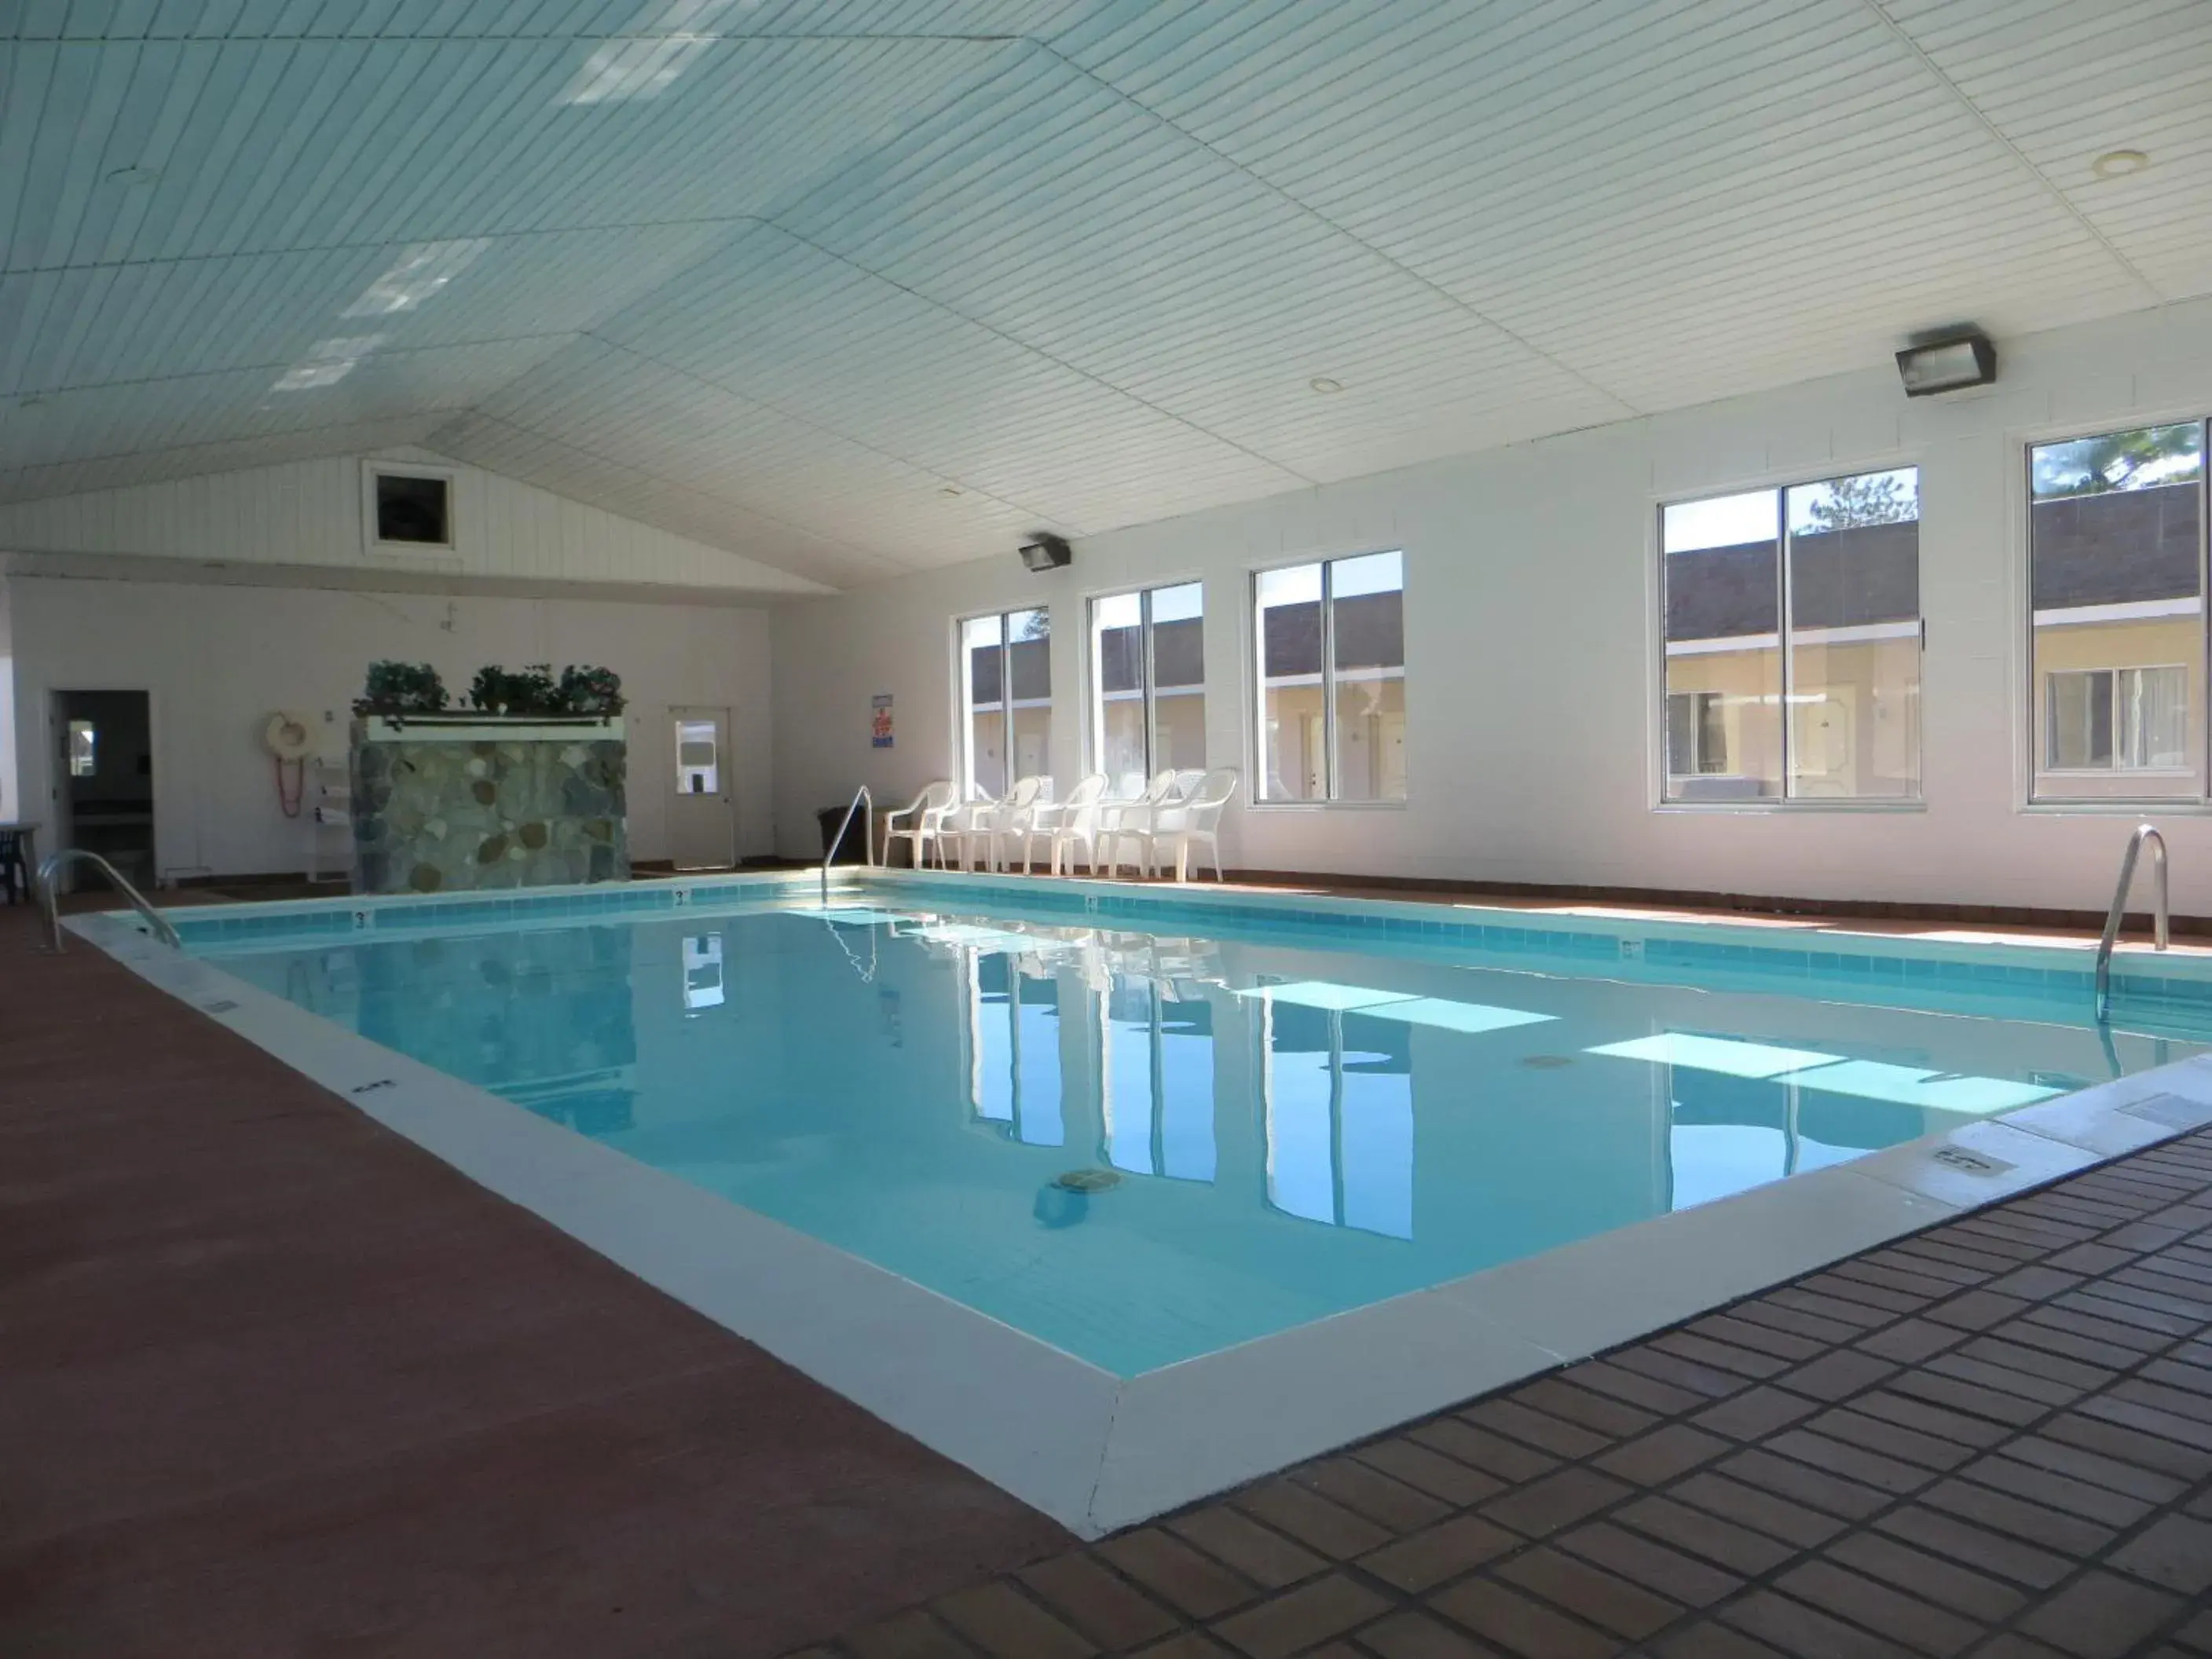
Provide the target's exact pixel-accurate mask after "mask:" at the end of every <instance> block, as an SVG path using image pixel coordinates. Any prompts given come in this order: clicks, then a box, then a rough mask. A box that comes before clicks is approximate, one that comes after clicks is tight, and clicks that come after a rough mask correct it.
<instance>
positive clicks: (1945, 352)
mask: <svg viewBox="0 0 2212 1659" xmlns="http://www.w3.org/2000/svg"><path fill="white" fill-rule="evenodd" d="M1897 373H1898V375H1899V379H1901V380H1904V382H1905V396H1906V397H1908V398H1925V397H1928V396H1929V395H1930V394H1931V393H1934V392H1956V391H1958V390H1960V388H1961V387H1963V386H1987V385H1989V384H1990V382H1991V381H1992V380H1996V377H1997V349H1996V347H1995V346H1993V345H1991V344H1990V337H1989V336H1988V335H1986V334H1984V333H1983V332H1982V331H1980V330H1979V329H1970V330H1968V331H1966V332H1964V333H1960V334H1950V335H1946V336H1944V337H1942V338H1941V339H1936V340H1929V341H1926V342H1923V343H1921V344H1919V345H1914V346H1907V347H1906V348H1905V349H1904V350H1902V351H1900V352H1899V353H1898V354H1897Z"/></svg>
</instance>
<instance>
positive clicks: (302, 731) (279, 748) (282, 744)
mask: <svg viewBox="0 0 2212 1659" xmlns="http://www.w3.org/2000/svg"><path fill="white" fill-rule="evenodd" d="M261 741H262V742H264V743H265V744H268V745H269V752H270V754H272V755H274V756H276V758H277V759H278V760H280V761H303V760H305V759H307V757H308V756H309V755H311V754H313V752H314V749H315V734H314V728H313V726H310V725H309V724H308V722H307V716H306V715H305V714H271V715H270V717H269V725H268V726H267V728H266V729H265V730H264V732H262V734H261Z"/></svg>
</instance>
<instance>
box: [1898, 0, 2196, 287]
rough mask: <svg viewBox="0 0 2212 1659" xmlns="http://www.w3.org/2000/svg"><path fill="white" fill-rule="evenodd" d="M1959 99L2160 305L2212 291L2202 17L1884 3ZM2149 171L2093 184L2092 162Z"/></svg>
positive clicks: (2132, 10) (2185, 10)
mask: <svg viewBox="0 0 2212 1659" xmlns="http://www.w3.org/2000/svg"><path fill="white" fill-rule="evenodd" d="M1888 10H1889V12H1890V14H1891V15H1892V16H1893V17H1894V18H1895V19H1896V21H1897V22H1898V24H1899V27H1902V28H1903V29H1904V30H1905V33H1907V34H1908V35H1909V36H1910V37H1911V39H1912V40H1913V42H1914V43H1915V44H1916V45H1917V46H1919V47H1920V48H1921V50H1923V52H1927V54H1928V55H1929V58H1930V59H1931V60H1932V61H1933V62H1934V63H1935V64H1936V67H1937V69H1939V70H1941V71H1942V73H1943V74H1944V75H1945V76H1947V77H1948V78H1949V79H1950V80H1951V81H1952V82H1953V83H1954V84H1955V85H1956V86H1957V87H1958V88H1959V89H1960V92H1961V93H1963V94H1965V95H1966V97H1967V98H1969V99H1971V100H1972V101H1973V103H1974V106H1975V107H1976V108H1977V109H1978V110H1979V111H1980V112H1982V113H1983V114H1984V116H1986V117H1987V118H1988V119H1989V120H1990V122H1991V123H1993V124H1994V125H1996V128H1997V129H1998V130H1999V131H2001V132H2002V133H2003V134H2004V136H2005V137H2007V138H2008V140H2010V141H2011V142H2012V143H2014V144H2016V145H2017V146H2019V148H2020V149H2021V152H2022V154H2024V155H2026V156H2027V158H2028V159H2029V161H2032V162H2033V163H2034V164H2035V166H2036V167H2037V168H2038V169H2039V170H2040V171H2041V172H2042V173H2043V174H2044V176H2045V177H2046V178H2048V179H2051V182H2052V183H2053V184H2054V185H2057V187H2058V188H2059V189H2061V190H2062V191H2064V192H2065V195H2066V197H2067V199H2068V201H2069V202H2070V203H2071V204H2073V205H2074V207H2075V209H2077V210H2079V211H2080V212H2081V214H2082V215H2083V216H2085V217H2087V219H2088V221H2089V222H2091V223H2092V224H2093V225H2094V226H2095V227H2096V228H2097V229H2098V230H2099V231H2100V232H2101V233H2102V234H2104V235H2106V236H2107V237H2109V238H2110V239H2111V240H2112V242H2113V243H2114V244H2115V245H2116V246H2118V249H2119V251H2120V252H2122V253H2123V254H2124V255H2125V256H2126V257H2127V258H2129V259H2130V261H2131V262H2132V263H2134V264H2136V266H2137V267H2138V268H2139V269H2141V270H2142V272H2143V274H2144V275H2145V276H2148V278H2149V279H2150V280H2151V282H2152V283H2154V285H2156V286H2157V288H2158V289H2160V292H2161V293H2162V294H2164V295H2166V297H2168V298H2179V297H2182V296H2185V295H2195V294H2203V293H2206V292H2208V291H2212V90H2208V88H2212V8H2207V7H2206V6H2205V5H2203V3H2201V0H2148V3H2144V0H2137V3H2125V0H2098V3H2087V0H2004V3H2002V4H2001V5H1991V4H1988V3H1969V0H1948V3H1937V0H1912V3H1903V0H1893V3H1890V4H1889V6H1888ZM2113 149H2140V150H2142V151H2144V152H2145V153H2146V154H2148V155H2149V156H2150V157H2151V166H2150V167H2149V169H2148V171H2146V172H2143V173H2139V174H2135V175H2131V176H2129V177H2125V178H2116V179H2099V178H2098V177H2097V176H2096V175H2095V173H2094V172H2093V164H2094V162H2095V161H2096V159H2097V157H2098V156H2100V155H2103V154H2105V153H2106V151H2108V150H2113Z"/></svg>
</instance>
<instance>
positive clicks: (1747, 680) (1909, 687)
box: [1660, 467, 1920, 801]
mask: <svg viewBox="0 0 2212 1659" xmlns="http://www.w3.org/2000/svg"><path fill="white" fill-rule="evenodd" d="M1660 548H1661V554H1660V574H1661V586H1662V602H1661V610H1662V616H1663V618H1664V642H1665V647H1666V698H1665V720H1664V722H1663V724H1664V741H1665V744H1666V752H1667V785H1666V798H1667V799H1668V800H1670V801H1699V800H1704V801H1731V800H1906V799H1913V798H1915V797H1917V795H1918V794H1919V793H1920V473H1919V470H1918V469H1917V468H1916V467H1901V468H1899V469H1897V470H1895V471H1887V472H1862V473H1857V474H1854V475H1851V476H1850V477H1838V478H1821V479H1816V480H1814V481H1813V482H1811V483H1802V484H1795V485H1790V486H1789V487H1787V488H1784V489H1754V490H1747V491H1746V492H1744V493H1743V494H1741V495H1720V496H1715V497H1712V498H1711V499H1709V500H1706V501H1680V502H1677V503H1675V504H1674V505H1673V506H1670V507H1664V508H1662V510H1661V513H1660ZM1785 618H1786V625H1785Z"/></svg>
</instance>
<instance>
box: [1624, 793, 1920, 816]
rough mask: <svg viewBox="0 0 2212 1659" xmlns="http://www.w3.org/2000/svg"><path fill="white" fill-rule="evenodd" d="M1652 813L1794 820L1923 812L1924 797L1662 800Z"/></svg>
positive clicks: (1656, 804) (1654, 806)
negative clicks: (1817, 815)
mask: <svg viewBox="0 0 2212 1659" xmlns="http://www.w3.org/2000/svg"><path fill="white" fill-rule="evenodd" d="M1651 810H1652V811H1655V812H1669V813H1672V812H1684V813H1688V814H1690V815H1692V816H1693V817H1695V816H1706V815H1711V814H1713V813H1720V814H1722V815H1723V816H1725V815H1728V814H1731V813H1735V814H1749V815H1751V816H1753V817H1799V816H1801V815H1802V814H1806V813H1821V812H1846V813H1849V812H1873V813H1887V812H1925V811H1927V810H1928V801H1927V799H1926V798H1925V797H1924V796H1916V797H1915V798H1913V799H1911V800H1848V799H1838V800H1662V801H1659V802H1656V803H1655V804H1654V805H1653V806H1652V808H1651Z"/></svg>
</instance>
